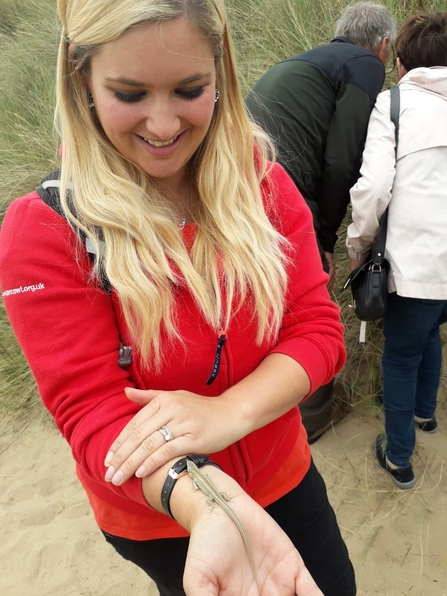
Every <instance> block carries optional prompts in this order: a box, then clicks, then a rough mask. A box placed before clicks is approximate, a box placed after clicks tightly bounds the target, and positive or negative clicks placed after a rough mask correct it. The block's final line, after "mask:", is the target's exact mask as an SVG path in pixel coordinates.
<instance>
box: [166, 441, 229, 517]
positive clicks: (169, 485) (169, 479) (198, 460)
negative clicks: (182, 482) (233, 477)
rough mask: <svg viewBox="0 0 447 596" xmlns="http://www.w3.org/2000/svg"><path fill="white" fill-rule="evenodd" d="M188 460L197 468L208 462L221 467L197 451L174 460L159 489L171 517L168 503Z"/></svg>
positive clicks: (186, 466)
mask: <svg viewBox="0 0 447 596" xmlns="http://www.w3.org/2000/svg"><path fill="white" fill-rule="evenodd" d="M188 460H189V461H192V462H193V463H195V464H196V466H197V467H198V468H201V467H202V466H205V465H207V464H209V465H211V466H215V467H216V468H219V470H221V469H222V468H221V467H220V466H219V465H218V464H216V463H215V462H213V461H211V460H210V456H209V455H199V454H197V453H190V454H189V455H187V456H186V457H182V458H181V459H179V460H178V461H176V462H175V464H174V465H173V466H172V467H171V468H170V469H169V472H168V475H167V476H166V480H165V482H164V484H163V488H162V489H161V504H162V506H163V509H164V511H165V512H166V513H167V514H168V515H170V516H171V517H172V518H173V519H174V516H173V515H172V512H171V507H170V505H169V501H170V499H171V493H172V490H173V488H174V486H175V483H176V482H177V479H178V478H179V476H180V475H181V474H182V473H183V472H186V470H187V468H188Z"/></svg>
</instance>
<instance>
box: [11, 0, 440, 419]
mask: <svg viewBox="0 0 447 596" xmlns="http://www.w3.org/2000/svg"><path fill="white" fill-rule="evenodd" d="M347 4H348V3H347V2H345V1H344V0H227V8H228V13H229V18H230V24H231V29H232V32H233V36H234V38H235V43H236V52H237V57H238V65H239V74H240V80H241V84H242V88H243V91H244V93H245V92H247V91H248V89H249V88H250V86H251V85H253V83H254V82H255V81H256V80H257V79H258V78H259V77H260V76H261V74H262V73H263V72H264V71H265V70H266V69H267V68H269V67H270V66H272V65H273V64H275V63H276V62H279V61H280V60H283V59H284V58H286V57H288V56H292V55H294V54H296V53H299V52H302V51H305V50H307V49H309V48H311V47H313V46H316V45H320V44H323V43H326V42H328V41H329V40H330V39H331V38H332V36H333V29H334V24H335V21H336V19H337V17H338V16H339V14H340V13H341V11H342V10H343V8H344V7H345V6H346V5H347ZM384 4H385V5H386V6H387V7H388V8H389V9H390V10H391V11H392V12H393V14H394V15H395V16H396V20H397V22H398V24H400V23H401V22H402V21H403V20H404V19H405V18H406V17H407V16H409V15H410V14H412V13H414V12H416V10H418V8H419V5H420V3H419V1H418V0H387V1H386V2H384ZM425 7H426V8H427V9H428V10H447V6H446V2H445V0H442V1H440V0H435V1H428V2H426V3H425ZM58 38H59V24H58V20H57V16H56V2H55V0H0V52H1V56H2V58H1V66H0V89H1V90H2V92H1V93H0V217H2V215H3V214H4V212H5V210H6V208H7V205H8V204H9V203H10V202H11V200H13V199H14V198H15V197H17V196H20V195H21V194H24V193H26V192H29V191H30V190H31V189H33V188H34V187H35V186H36V185H37V184H38V183H39V181H40V179H41V177H42V176H43V175H44V174H45V173H47V172H49V171H51V170H52V169H53V168H54V166H55V165H56V164H57V148H58V141H57V139H56V138H55V135H54V133H53V112H54V103H55V98H54V73H55V66H56V53H57V45H58ZM390 81H393V79H392V78H391V79H390ZM347 223H348V218H347V219H346V221H345V224H344V228H342V230H341V232H340V239H339V242H338V247H337V250H336V259H337V265H338V267H337V283H336V289H335V291H334V294H333V299H334V300H335V301H336V302H338V303H339V306H340V308H341V315H342V320H343V322H344V324H345V328H346V343H347V347H348V353H349V358H348V364H347V365H346V367H345V369H344V371H343V372H342V374H341V378H342V381H343V384H344V386H345V388H346V390H347V394H348V400H349V402H350V405H351V406H352V405H355V403H358V402H359V401H360V400H364V399H371V398H372V396H373V395H375V393H376V392H377V390H378V389H379V388H380V386H381V375H380V356H381V350H382V333H381V328H380V322H379V323H370V324H368V326H367V336H366V343H365V344H362V345H360V344H359V343H358V332H359V325H360V324H359V321H357V319H356V318H355V316H354V314H353V312H352V308H350V294H349V292H345V293H344V294H343V295H340V287H341V285H342V283H343V281H344V279H345V278H346V276H347V274H348V267H347V263H348V259H347V255H346V251H345V248H344V236H345V230H346V225H347ZM444 340H445V337H444ZM443 382H444V383H445V382H446V380H445V377H443ZM38 403H39V400H38V397H37V391H36V387H35V383H34V380H33V378H32V376H31V373H30V372H29V369H28V366H27V364H26V361H25V360H24V358H23V356H22V354H21V352H20V349H19V347H18V345H17V342H16V340H15V338H14V336H13V333H12V331H11V329H10V326H9V323H8V321H7V318H6V313H5V309H4V306H3V304H1V305H0V410H2V411H3V412H5V411H6V412H20V413H23V412H26V411H27V410H28V409H29V408H30V406H35V405H36V404H38Z"/></svg>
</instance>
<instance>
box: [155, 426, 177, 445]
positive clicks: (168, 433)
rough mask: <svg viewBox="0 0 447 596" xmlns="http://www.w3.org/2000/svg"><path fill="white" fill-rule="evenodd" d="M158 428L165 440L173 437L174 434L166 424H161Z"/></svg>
mask: <svg viewBox="0 0 447 596" xmlns="http://www.w3.org/2000/svg"><path fill="white" fill-rule="evenodd" d="M158 430H159V431H160V432H161V434H162V435H163V436H164V438H165V441H166V442H168V441H172V439H173V438H174V435H173V434H172V433H171V431H170V430H169V428H168V427H167V426H162V427H161V428H159V429H158Z"/></svg>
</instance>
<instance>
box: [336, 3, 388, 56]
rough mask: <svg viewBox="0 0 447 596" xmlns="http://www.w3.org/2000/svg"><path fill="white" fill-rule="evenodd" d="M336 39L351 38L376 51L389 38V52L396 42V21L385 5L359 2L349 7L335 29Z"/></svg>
mask: <svg viewBox="0 0 447 596" xmlns="http://www.w3.org/2000/svg"><path fill="white" fill-rule="evenodd" d="M335 36H336V37H349V39H350V40H351V41H352V42H354V43H355V44H356V45H358V46H362V47H363V48H366V49H367V50H371V51H374V50H375V49H376V48H377V46H378V45H379V44H380V42H381V41H382V40H383V38H384V37H388V38H389V40H390V43H389V44H388V52H390V51H391V46H392V45H394V42H395V41H396V21H395V20H394V17H393V15H392V14H391V13H390V11H389V10H388V9H387V8H386V7H385V6H383V4H373V3H372V2H357V3H356V4H351V5H350V6H347V7H346V9H345V10H344V11H343V14H342V15H341V17H340V18H339V19H338V21H337V23H336V27H335Z"/></svg>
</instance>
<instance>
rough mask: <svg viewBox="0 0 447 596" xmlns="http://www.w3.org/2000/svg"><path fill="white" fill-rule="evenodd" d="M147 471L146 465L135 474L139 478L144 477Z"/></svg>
mask: <svg viewBox="0 0 447 596" xmlns="http://www.w3.org/2000/svg"><path fill="white" fill-rule="evenodd" d="M145 473H146V468H145V466H140V467H139V468H138V470H137V471H136V472H135V476H136V477H137V478H142V477H143V476H144V474H145Z"/></svg>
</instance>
